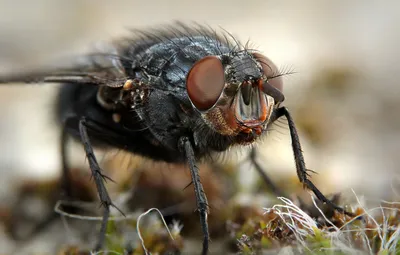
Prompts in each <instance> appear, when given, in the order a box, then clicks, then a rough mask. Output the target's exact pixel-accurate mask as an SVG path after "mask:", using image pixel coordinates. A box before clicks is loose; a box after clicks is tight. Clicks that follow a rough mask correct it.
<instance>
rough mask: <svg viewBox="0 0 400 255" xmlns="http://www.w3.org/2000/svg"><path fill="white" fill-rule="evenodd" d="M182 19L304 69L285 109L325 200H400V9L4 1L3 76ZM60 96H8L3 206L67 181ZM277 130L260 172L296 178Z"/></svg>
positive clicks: (0, 185)
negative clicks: (27, 187) (18, 188)
mask: <svg viewBox="0 0 400 255" xmlns="http://www.w3.org/2000/svg"><path fill="white" fill-rule="evenodd" d="M174 20H179V21H184V22H191V21H196V22H198V23H200V24H208V25H210V26H212V27H214V28H216V29H217V30H218V29H220V27H222V28H223V29H226V30H227V31H229V32H231V33H232V34H233V35H235V36H236V37H237V38H238V39H240V40H241V41H244V42H246V41H247V40H250V41H251V42H252V45H254V47H256V48H257V49H259V50H260V51H262V52H264V53H265V55H266V56H268V57H269V58H270V59H272V60H273V61H274V62H275V63H276V64H277V65H278V66H279V67H281V70H283V71H295V74H292V75H289V76H286V77H285V86H284V93H285V96H286V102H285V105H286V106H288V107H289V109H290V110H291V112H292V115H293V117H294V118H295V121H296V123H297V126H298V129H299V132H300V136H301V141H302V146H303V151H304V155H305V159H306V164H307V167H308V168H309V169H312V170H314V171H316V172H318V175H313V180H314V181H315V182H316V185H317V186H318V187H320V188H321V191H323V192H324V193H337V192H343V193H349V194H351V191H350V190H351V189H353V190H354V191H355V193H356V194H357V195H359V196H360V197H363V196H365V197H368V198H369V199H370V200H378V199H393V197H396V196H397V199H399V194H400V184H399V183H400V173H399V164H400V157H399V151H400V86H399V85H398V84H399V81H398V80H399V78H400V65H399V64H398V59H399V56H400V49H399V45H400V29H399V24H400V3H398V2H396V1H361V0H359V1H345V0H338V1H317V0H307V1H294V0H293V1H269V0H262V1H238V0H229V1H228V0H224V1H209V0H203V1H177V0H173V1H158V0H153V1H137V0H131V1H105V0H99V1H89V0H87V1H82V0H80V1H50V0H36V1H27V0H26V1H23V0H20V1H7V0H0V74H3V73H7V72H10V71H15V70H18V69H22V68H34V67H38V66H40V65H46V64H47V65H48V64H50V63H52V61H54V60H56V59H57V60H58V59H60V57H61V56H68V55H71V54H79V53H82V52H85V51H86V50H87V49H89V48H90V46H91V45H93V44H94V43H95V42H97V41H107V40H110V39H112V38H115V37H118V36H121V35H127V34H128V33H129V32H128V29H129V28H144V29H146V28H149V27H162V26H163V24H171V22H173V21H174ZM56 91H57V85H54V86H52V85H50V86H49V85H47V86H40V85H28V86H19V85H10V86H1V87H0V106H1V107H0V174H1V178H0V192H1V193H0V199H1V201H3V202H4V203H5V204H7V203H11V201H12V199H13V198H12V197H13V194H15V185H16V184H17V183H19V182H21V181H23V180H42V179H51V178H54V177H57V176H59V174H60V169H61V166H60V156H59V147H58V146H59V129H58V126H57V125H56V124H55V123H54V115H53V104H54V96H55V95H56ZM281 126H282V125H281ZM276 131H277V132H271V135H270V136H269V137H268V138H266V139H264V140H263V142H262V143H261V144H260V145H259V147H260V149H261V150H260V155H259V162H262V164H263V166H264V167H265V169H268V173H270V174H271V175H272V176H274V177H275V176H279V177H280V176H282V178H293V179H294V178H296V173H295V168H294V163H293V157H292V151H291V144H290V137H289V133H288V129H287V128H286V127H284V126H282V127H278V128H277V130H276ZM71 152H72V153H73V155H74V156H72V157H71V158H73V161H74V162H75V163H76V164H81V165H84V164H85V158H84V156H83V153H82V150H81V147H80V146H76V148H75V149H73V150H71ZM235 155H236V154H235ZM240 155H243V154H240ZM243 156H244V155H243ZM237 171H238V173H239V177H238V179H239V180H241V185H242V188H241V189H242V190H243V191H244V192H247V191H249V190H251V189H252V185H251V184H252V183H254V182H256V181H257V178H258V176H257V174H256V173H255V171H252V170H249V165H246V164H241V165H240V166H239V167H238V169H237ZM243 176H245V177H246V178H242V177H243ZM396 194H397V195H396ZM0 246H2V245H1V243H0Z"/></svg>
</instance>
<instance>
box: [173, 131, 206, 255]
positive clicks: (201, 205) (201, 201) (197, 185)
mask: <svg viewBox="0 0 400 255" xmlns="http://www.w3.org/2000/svg"><path fill="white" fill-rule="evenodd" d="M179 143H180V147H181V149H182V150H183V152H184V153H185V157H186V160H187V162H188V164H189V168H190V174H191V176H192V183H193V186H194V192H195V196H196V202H197V210H198V211H199V215H200V224H201V228H202V231H203V249H202V252H201V254H202V255H206V254H207V253H208V244H209V241H210V235H209V232H208V223H207V214H208V202H207V197H206V194H205V193H204V189H203V185H202V184H201V182H200V175H199V168H198V167H197V166H196V158H195V156H194V151H193V147H192V144H191V143H190V141H189V138H187V137H183V138H181V139H180V141H179Z"/></svg>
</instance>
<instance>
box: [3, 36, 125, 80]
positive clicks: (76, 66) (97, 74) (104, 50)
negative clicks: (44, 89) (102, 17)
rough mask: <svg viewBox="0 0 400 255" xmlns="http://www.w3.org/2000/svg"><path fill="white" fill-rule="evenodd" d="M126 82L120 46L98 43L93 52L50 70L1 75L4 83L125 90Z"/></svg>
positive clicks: (52, 67)
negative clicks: (63, 84)
mask: <svg viewBox="0 0 400 255" xmlns="http://www.w3.org/2000/svg"><path fill="white" fill-rule="evenodd" d="M60 63H62V64H60ZM126 80H127V75H126V72H125V68H124V66H123V57H122V56H120V55H119V54H118V49H117V47H115V46H113V45H111V44H104V43H101V44H97V45H96V47H95V49H94V51H93V52H92V53H89V54H87V55H84V56H80V57H73V58H71V59H68V60H62V61H60V62H58V63H55V64H54V65H51V66H50V67H47V68H42V69H39V70H29V71H21V72H14V73H9V74H5V75H0V84H6V83H49V82H52V83H74V84H77V83H78V84H94V85H104V86H109V87H122V86H123V84H124V82H125V81H126Z"/></svg>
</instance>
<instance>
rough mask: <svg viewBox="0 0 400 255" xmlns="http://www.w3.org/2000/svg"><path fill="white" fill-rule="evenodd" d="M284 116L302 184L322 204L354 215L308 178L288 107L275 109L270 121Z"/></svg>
mask: <svg viewBox="0 0 400 255" xmlns="http://www.w3.org/2000/svg"><path fill="white" fill-rule="evenodd" d="M282 116H285V117H286V119H287V121H288V124H289V131H290V138H291V140H292V150H293V155H294V160H295V164H296V170H297V176H298V178H299V180H300V182H301V183H303V185H304V186H305V187H306V188H308V189H309V190H311V191H312V192H313V193H314V194H315V196H316V197H317V198H318V199H319V200H320V201H321V202H322V203H324V204H327V205H328V206H330V207H331V208H333V209H335V210H337V211H338V212H340V213H344V214H346V215H349V216H354V214H353V213H350V212H347V211H346V210H344V209H343V208H341V207H339V206H338V205H336V204H335V203H333V202H332V201H331V200H329V199H327V198H326V197H325V196H324V195H323V194H322V193H321V191H319V189H318V188H317V187H316V186H315V185H314V184H313V183H312V182H311V181H310V180H309V179H308V177H309V176H310V175H309V174H308V173H307V169H306V165H305V161H304V157H303V151H302V149H301V145H300V139H299V135H298V134H297V130H296V127H295V124H294V121H293V119H292V116H291V115H290V113H289V111H288V109H287V108H286V107H280V108H278V109H276V110H275V112H274V115H273V118H272V120H271V121H272V122H273V121H275V120H277V119H279V118H280V117H282Z"/></svg>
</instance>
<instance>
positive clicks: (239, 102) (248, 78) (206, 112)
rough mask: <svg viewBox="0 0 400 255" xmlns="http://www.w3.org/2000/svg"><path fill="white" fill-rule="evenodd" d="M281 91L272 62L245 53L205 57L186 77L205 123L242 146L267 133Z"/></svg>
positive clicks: (280, 98)
mask: <svg viewBox="0 0 400 255" xmlns="http://www.w3.org/2000/svg"><path fill="white" fill-rule="evenodd" d="M282 87H283V84H282V77H281V75H279V73H278V69H277V67H276V66H275V65H274V64H273V63H272V61H271V60H269V59H268V58H267V57H265V56H263V55H261V54H259V53H254V52H249V51H245V50H244V51H240V52H234V53H230V54H227V55H219V56H207V57H204V58H202V59H201V60H199V61H197V62H196V63H195V64H194V65H193V67H192V68H191V70H190V71H189V73H188V75H187V77H186V88H187V93H188V96H189V99H190V101H191V103H192V106H193V107H194V108H195V109H196V110H197V111H199V112H200V114H201V116H202V118H203V120H204V121H205V122H206V123H207V125H208V126H209V127H210V128H212V129H213V130H214V131H216V132H218V133H220V134H221V135H226V136H233V137H235V139H234V140H235V142H236V143H239V144H248V143H252V142H253V141H254V140H255V139H257V137H259V136H260V135H261V134H262V133H263V131H265V130H266V128H267V125H268V122H269V120H270V118H271V115H272V112H273V111H274V109H275V108H276V107H277V106H278V105H279V104H280V103H281V102H282V101H283V100H284V96H283V94H282V92H281V91H282Z"/></svg>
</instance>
